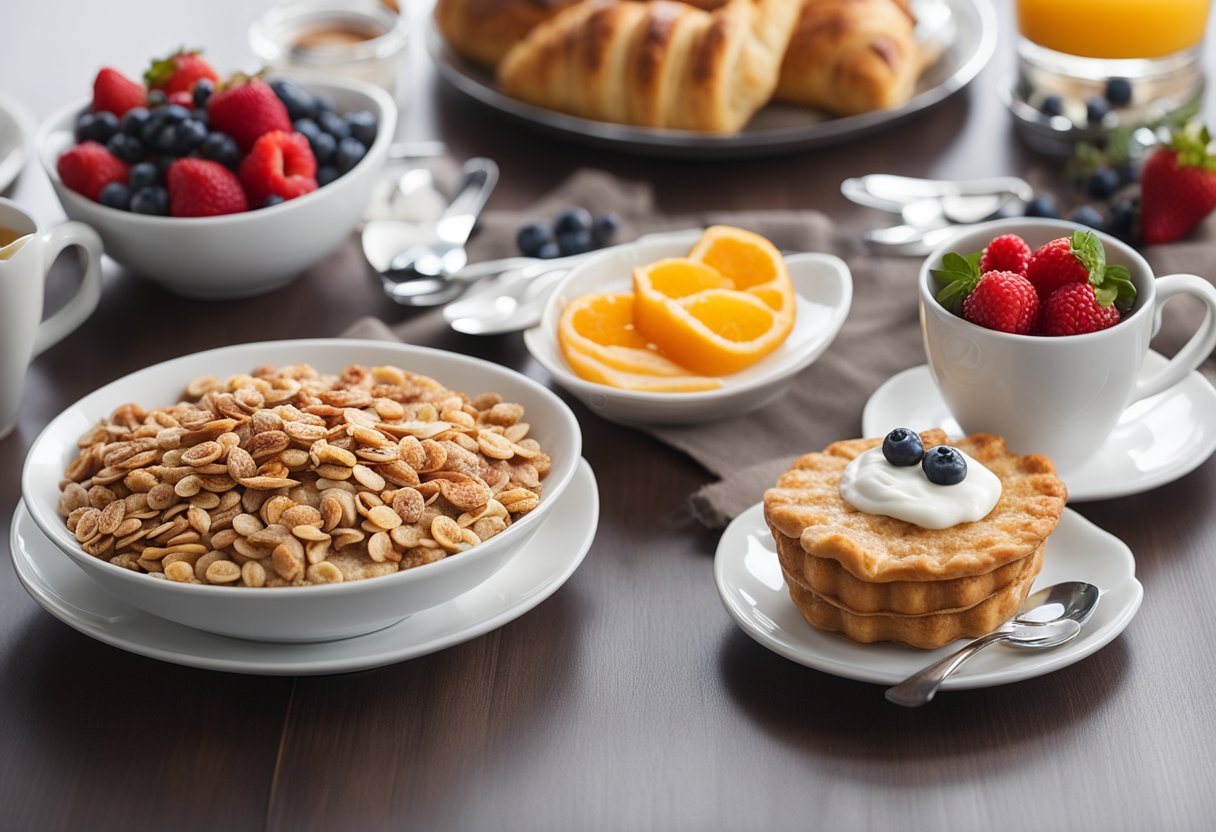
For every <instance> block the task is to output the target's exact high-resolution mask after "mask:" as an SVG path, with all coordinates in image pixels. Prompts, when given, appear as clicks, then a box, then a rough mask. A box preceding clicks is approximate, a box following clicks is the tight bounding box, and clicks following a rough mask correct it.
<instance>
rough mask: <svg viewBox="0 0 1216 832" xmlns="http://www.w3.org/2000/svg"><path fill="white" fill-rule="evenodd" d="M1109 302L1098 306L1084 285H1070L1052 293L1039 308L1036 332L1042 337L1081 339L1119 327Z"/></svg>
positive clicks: (1112, 305)
mask: <svg viewBox="0 0 1216 832" xmlns="http://www.w3.org/2000/svg"><path fill="white" fill-rule="evenodd" d="M1119 319H1120V315H1119V309H1118V307H1116V306H1115V303H1114V302H1113V301H1108V302H1107V303H1105V304H1104V303H1102V302H1101V301H1100V300H1099V299H1098V297H1097V293H1096V292H1095V291H1094V287H1093V286H1091V285H1090V284H1088V283H1070V284H1068V285H1067V286H1061V287H1060V288H1059V289H1056V290H1055V291H1054V292H1052V294H1051V297H1050V298H1048V299H1047V303H1045V304H1044V305H1043V316H1042V320H1041V322H1040V330H1041V332H1042V334H1044V335H1081V334H1082V333H1085V332H1097V331H1098V330H1100V329H1106V328H1107V327H1112V326H1114V325H1115V324H1117V323H1119Z"/></svg>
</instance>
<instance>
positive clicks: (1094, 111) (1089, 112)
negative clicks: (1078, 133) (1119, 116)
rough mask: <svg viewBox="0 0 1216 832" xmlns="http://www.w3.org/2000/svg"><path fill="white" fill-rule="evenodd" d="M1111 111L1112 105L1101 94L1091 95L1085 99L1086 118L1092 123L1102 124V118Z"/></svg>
mask: <svg viewBox="0 0 1216 832" xmlns="http://www.w3.org/2000/svg"><path fill="white" fill-rule="evenodd" d="M1109 112H1110V105H1109V104H1108V103H1107V102H1106V99H1105V98H1103V97H1102V96H1100V95H1091V96H1089V97H1088V98H1086V99H1085V118H1086V119H1088V120H1089V123H1090V124H1091V125H1095V124H1101V123H1102V119H1104V118H1106V114H1107V113H1109Z"/></svg>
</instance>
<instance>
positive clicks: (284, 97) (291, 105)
mask: <svg viewBox="0 0 1216 832" xmlns="http://www.w3.org/2000/svg"><path fill="white" fill-rule="evenodd" d="M270 88H271V89H272V90H274V94H275V95H277V96H278V97H279V100H280V101H282V102H283V106H285V107H286V108H287V116H288V118H290V119H291V120H292V121H295V120H296V119H300V118H312V117H313V116H315V115H316V114H317V101H316V99H315V98H313V97H312V93H310V92H309V91H308V90H306V89H303V88H302V87H300V86H299V85H297V84H293V83H292V82H291V81H282V80H279V81H271V82H270Z"/></svg>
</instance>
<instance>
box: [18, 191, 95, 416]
mask: <svg viewBox="0 0 1216 832" xmlns="http://www.w3.org/2000/svg"><path fill="white" fill-rule="evenodd" d="M0 228H5V229H8V230H9V231H15V232H16V233H17V234H19V235H22V236H19V237H18V238H17V239H16V240H14V241H13V242H12V243H10V244H9V245H7V246H5V247H4V248H3V249H0V439H3V438H4V437H5V436H7V435H8V433H9V432H10V431H11V430H12V429H13V426H14V425H16V423H17V411H18V409H19V408H20V406H21V388H22V387H23V386H24V384H25V373H26V370H27V369H29V366H30V361H32V360H33V358H34V356H36V355H38V354H39V353H41V352H42V351H43V350H45V349H46V348H47V347H50V346H52V345H53V344H56V343H58V342H59V341H60V340H62V339H63V338H64V336H66V335H67V334H68V333H69V332H71V331H72V330H74V329H75V328H76V327H78V326H80V325H81V324H82V323H83V322H84V320H85V318H87V317H89V315H91V314H92V313H93V310H94V309H96V308H97V302H98V300H100V299H101V253H102V247H101V238H100V237H98V236H97V234H96V232H94V231H93V229H91V228H89V227H88V226H87V225H85V224H83V223H79V222H68V223H64V224H63V225H60V226H56V227H55V228H52V229H51V230H49V231H39V230H38V224H37V223H35V222H34V220H33V218H32V217H30V215H29V214H27V213H26V212H25V211H23V210H21V209H20V208H18V207H17V205H16V204H15V203H13V202H10V201H9V200H7V199H0ZM68 246H80V248H81V249H82V250H83V251H84V253H85V270H84V278H83V280H81V283H80V288H79V289H77V290H76V294H75V295H74V296H73V297H72V299H71V300H70V301H68V302H67V304H66V305H64V307H63V308H62V309H60V310H59V311H58V312H56V313H55V314H54V315H52V316H51V317H49V318H47V319H46V320H45V321H43V320H42V296H43V290H44V286H45V283H46V275H47V272H48V271H49V270H50V268H51V264H52V263H53V262H55V258H56V257H58V256H59V252H61V251H63V250H64V249H65V248H67V247H68ZM40 322H41V323H40Z"/></svg>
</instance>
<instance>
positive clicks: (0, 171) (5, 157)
mask: <svg viewBox="0 0 1216 832" xmlns="http://www.w3.org/2000/svg"><path fill="white" fill-rule="evenodd" d="M33 143H34V117H33V116H32V115H30V111H29V110H28V109H26V107H25V105H24V104H22V103H21V102H20V101H18V100H17V99H15V98H13V97H12V96H8V95H4V94H0V193H4V191H5V190H6V189H7V188H8V186H9V185H11V184H13V180H15V179H16V178H17V174H19V173H21V169H22V168H23V167H25V160H26V159H28V158H29V155H30V148H31V147H32V146H33Z"/></svg>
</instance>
